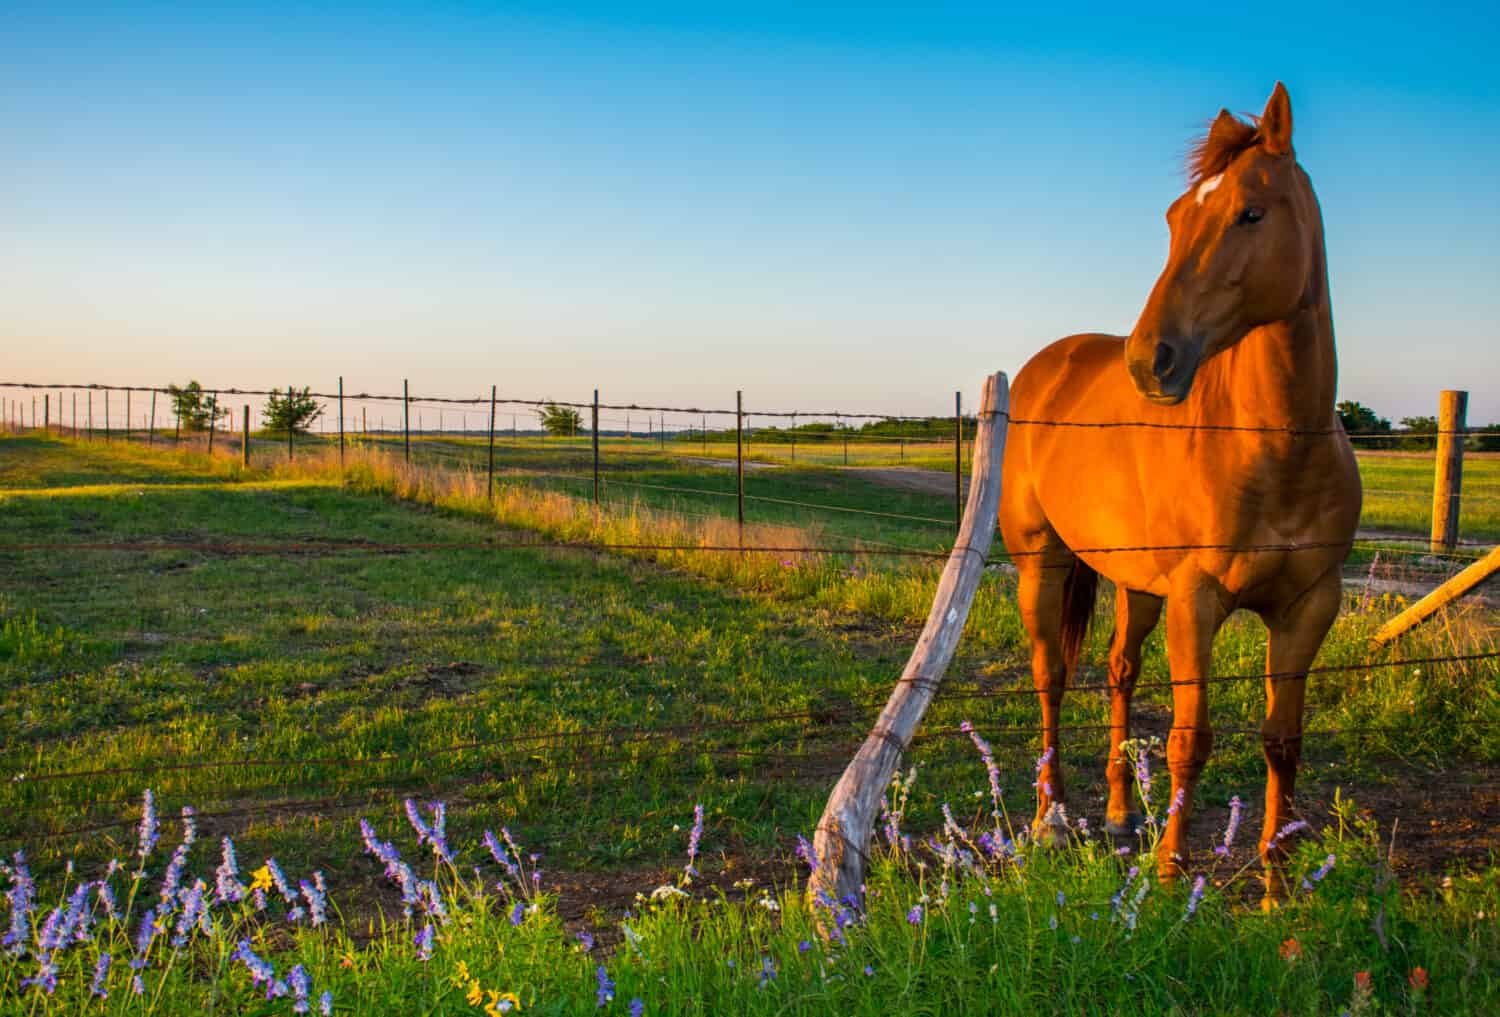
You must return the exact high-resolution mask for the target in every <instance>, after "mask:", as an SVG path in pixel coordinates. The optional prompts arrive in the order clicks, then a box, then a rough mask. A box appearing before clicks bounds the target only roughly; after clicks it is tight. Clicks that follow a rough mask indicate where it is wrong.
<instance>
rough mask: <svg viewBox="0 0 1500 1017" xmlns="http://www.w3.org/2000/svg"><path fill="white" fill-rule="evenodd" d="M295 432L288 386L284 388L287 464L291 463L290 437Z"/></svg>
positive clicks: (290, 390) (290, 391)
mask: <svg viewBox="0 0 1500 1017" xmlns="http://www.w3.org/2000/svg"><path fill="white" fill-rule="evenodd" d="M296 430H297V429H296V428H295V427H293V426H292V386H290V385H288V386H287V387H286V461H287V462H291V461H292V456H293V455H294V453H293V451H292V435H293V434H294V433H295V432H296Z"/></svg>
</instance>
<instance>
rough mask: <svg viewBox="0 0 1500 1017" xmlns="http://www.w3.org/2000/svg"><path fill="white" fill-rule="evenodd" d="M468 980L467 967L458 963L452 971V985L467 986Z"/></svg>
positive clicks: (461, 962)
mask: <svg viewBox="0 0 1500 1017" xmlns="http://www.w3.org/2000/svg"><path fill="white" fill-rule="evenodd" d="M469 980H470V975H469V965H467V964H465V963H464V962H463V961H459V962H458V964H457V966H456V967H455V968H454V970H453V984H454V985H459V986H463V985H467V984H469Z"/></svg>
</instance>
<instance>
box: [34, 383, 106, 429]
mask: <svg viewBox="0 0 1500 1017" xmlns="http://www.w3.org/2000/svg"><path fill="white" fill-rule="evenodd" d="M35 415H36V414H34V413H33V414H32V416H35ZM33 423H35V421H33ZM104 440H105V441H109V389H105V390H104Z"/></svg>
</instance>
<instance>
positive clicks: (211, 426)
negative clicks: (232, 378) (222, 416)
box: [208, 392, 219, 457]
mask: <svg viewBox="0 0 1500 1017" xmlns="http://www.w3.org/2000/svg"><path fill="white" fill-rule="evenodd" d="M218 429H219V393H217V392H214V393H212V394H211V395H210V396H209V397H208V454H209V456H210V457H212V456H213V454H214V432H215V431H217V430H218Z"/></svg>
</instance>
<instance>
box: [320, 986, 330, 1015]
mask: <svg viewBox="0 0 1500 1017" xmlns="http://www.w3.org/2000/svg"><path fill="white" fill-rule="evenodd" d="M318 1012H319V1013H320V1014H322V1015H323V1017H333V993H331V992H329V991H328V990H326V989H325V990H323V995H321V996H319V997H318Z"/></svg>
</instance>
